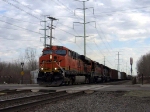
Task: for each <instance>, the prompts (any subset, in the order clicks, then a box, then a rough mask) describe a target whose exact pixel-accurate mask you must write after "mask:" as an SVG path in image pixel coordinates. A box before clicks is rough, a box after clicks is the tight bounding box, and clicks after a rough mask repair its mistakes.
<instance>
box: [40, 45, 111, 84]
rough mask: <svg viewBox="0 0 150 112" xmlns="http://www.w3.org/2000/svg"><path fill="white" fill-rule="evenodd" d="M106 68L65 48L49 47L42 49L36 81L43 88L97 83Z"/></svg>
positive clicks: (102, 76)
mask: <svg viewBox="0 0 150 112" xmlns="http://www.w3.org/2000/svg"><path fill="white" fill-rule="evenodd" d="M106 68H107V69H108V67H106V66H103V65H102V64H99V63H98V62H95V61H93V60H91V59H89V58H87V57H85V56H84V55H79V54H78V53H76V52H74V51H72V50H70V49H68V48H66V47H63V46H51V47H46V48H44V49H43V54H42V56H41V57H40V58H39V74H38V78H37V81H38V83H39V84H41V85H44V86H59V85H61V84H64V83H66V84H69V83H70V84H74V83H90V82H99V81H103V79H104V76H105V74H106V72H107V71H108V70H107V69H106ZM108 76H109V75H108V72H107V77H108ZM105 78H106V76H105Z"/></svg>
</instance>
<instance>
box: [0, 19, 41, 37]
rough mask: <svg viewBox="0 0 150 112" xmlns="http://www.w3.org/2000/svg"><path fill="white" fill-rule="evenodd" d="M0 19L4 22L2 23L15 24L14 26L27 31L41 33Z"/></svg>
mask: <svg viewBox="0 0 150 112" xmlns="http://www.w3.org/2000/svg"><path fill="white" fill-rule="evenodd" d="M0 21H1V22H4V23H7V24H9V25H12V26H15V27H18V28H21V29H24V30H27V31H30V32H34V33H37V34H40V35H42V34H41V33H39V32H35V31H32V30H29V29H26V28H23V27H20V26H17V25H14V24H12V23H9V22H6V21H3V20H0Z"/></svg>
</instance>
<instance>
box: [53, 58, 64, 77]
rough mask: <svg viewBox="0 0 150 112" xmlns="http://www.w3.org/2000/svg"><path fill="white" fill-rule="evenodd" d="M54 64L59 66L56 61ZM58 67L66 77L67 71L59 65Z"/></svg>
mask: <svg viewBox="0 0 150 112" xmlns="http://www.w3.org/2000/svg"><path fill="white" fill-rule="evenodd" d="M54 62H55V63H56V64H57V62H56V61H54ZM57 66H58V67H59V68H60V69H61V70H62V71H63V76H65V70H64V69H63V68H62V67H61V66H60V65H59V64H57Z"/></svg>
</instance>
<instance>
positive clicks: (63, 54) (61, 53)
mask: <svg viewBox="0 0 150 112" xmlns="http://www.w3.org/2000/svg"><path fill="white" fill-rule="evenodd" d="M66 53H67V52H66V50H55V54H58V55H62V56H65V55H66Z"/></svg>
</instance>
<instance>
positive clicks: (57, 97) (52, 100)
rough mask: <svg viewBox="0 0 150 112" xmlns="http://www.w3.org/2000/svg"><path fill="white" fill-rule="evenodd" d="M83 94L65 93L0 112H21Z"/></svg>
mask: <svg viewBox="0 0 150 112" xmlns="http://www.w3.org/2000/svg"><path fill="white" fill-rule="evenodd" d="M83 93H84V92H83V91H82V92H78V93H72V94H69V93H64V94H63V95H56V96H52V97H49V98H45V99H42V100H40V99H39V100H37V101H33V102H30V103H24V104H19V105H16V106H9V107H6V108H1V109H0V112H14V111H19V110H22V109H25V108H31V107H33V106H37V105H41V104H45V103H52V102H56V101H59V100H62V99H65V98H69V97H72V96H75V95H81V94H83Z"/></svg>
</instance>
